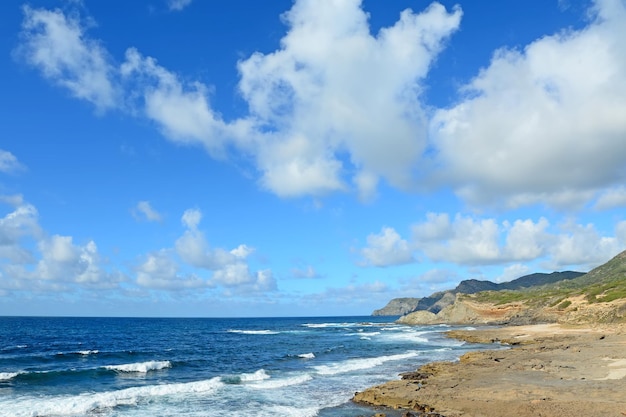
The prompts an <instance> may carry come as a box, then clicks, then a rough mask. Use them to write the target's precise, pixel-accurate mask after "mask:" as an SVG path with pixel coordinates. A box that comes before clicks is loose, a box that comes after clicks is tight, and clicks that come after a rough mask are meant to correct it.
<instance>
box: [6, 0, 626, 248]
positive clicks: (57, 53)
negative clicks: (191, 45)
mask: <svg viewBox="0 0 626 417" xmlns="http://www.w3.org/2000/svg"><path fill="white" fill-rule="evenodd" d="M168 5H169V6H170V7H171V8H172V9H176V10H177V9H182V8H183V7H184V6H186V5H188V1H181V0H178V1H175V0H172V1H170V2H168ZM461 16H462V12H461V10H460V8H455V9H453V10H450V11H448V10H446V9H445V8H444V7H443V6H442V5H441V4H439V3H433V4H431V5H430V6H428V7H427V8H426V9H424V10H423V11H422V12H419V13H416V12H413V11H412V10H409V9H407V10H404V11H403V12H401V13H400V16H399V19H398V20H397V21H396V22H395V23H394V24H392V25H390V26H388V27H384V28H382V29H381V30H380V31H379V32H378V33H376V34H372V33H371V31H370V27H369V23H368V14H367V13H366V12H365V10H363V7H362V2H361V1H360V0H346V1H341V2H331V1H328V2H319V1H315V0H297V1H295V2H294V4H293V6H292V8H291V9H290V10H289V11H288V12H286V13H285V14H284V15H283V19H284V22H285V24H286V25H287V27H288V29H287V31H286V33H285V35H284V36H283V37H282V39H281V41H280V46H279V47H278V48H277V49H276V50H274V51H272V52H268V53H262V52H256V53H253V54H252V55H251V56H249V57H247V58H244V59H241V60H240V61H239V62H238V63H237V70H238V71H239V76H240V80H239V83H238V92H239V93H240V95H241V97H242V98H243V100H244V101H245V102H246V104H247V107H248V112H247V113H246V114H243V115H242V116H241V117H239V118H237V119H234V120H223V119H222V117H221V115H220V113H219V112H218V111H216V110H215V109H214V108H213V107H212V105H211V102H210V92H211V87H210V86H206V85H204V84H202V83H201V82H198V81H193V80H188V79H187V78H184V77H181V76H180V75H178V74H176V73H174V72H172V71H170V70H168V69H167V68H165V67H163V66H161V65H159V64H158V62H157V60H156V59H155V58H153V57H148V56H144V55H142V54H141V52H140V51H138V50H137V49H136V48H133V47H129V48H128V49H127V51H126V54H125V56H124V57H123V59H121V63H120V64H118V63H116V62H115V60H114V59H113V58H112V57H111V56H110V54H109V53H108V52H107V51H106V50H105V49H104V47H103V46H102V43H101V42H99V41H98V40H94V39H91V38H89V37H88V36H87V31H86V29H87V26H88V25H86V24H84V23H83V21H82V20H80V18H79V16H78V14H77V13H75V14H67V13H64V12H63V11H61V10H58V9H56V10H46V9H35V8H31V7H29V6H25V7H24V21H23V23H22V34H21V39H22V42H21V45H20V47H19V48H18V52H19V54H20V55H21V56H23V57H24V58H25V61H26V62H28V63H29V64H31V65H32V66H34V67H36V68H38V69H39V70H40V71H41V73H42V74H43V76H44V77H45V78H47V79H49V80H51V81H52V82H53V83H55V84H58V85H60V86H62V87H64V88H66V89H67V90H68V91H70V93H71V94H72V95H74V96H75V97H78V98H80V99H83V100H87V101H89V102H91V103H93V104H94V105H95V106H96V108H97V109H99V110H104V109H109V108H117V109H120V110H122V111H126V112H130V113H131V114H133V115H143V116H145V117H147V118H148V119H150V120H152V121H153V122H154V123H155V125H156V126H157V127H158V128H159V129H160V130H161V132H162V133H163V135H164V136H165V137H167V138H168V139H169V140H171V141H174V142H178V143H185V144H192V145H197V146H201V147H203V148H204V149H205V150H206V151H207V152H208V153H209V154H210V155H211V156H213V157H215V158H225V157H228V153H229V152H231V151H236V152H239V153H242V154H245V155H246V157H249V160H250V161H252V163H253V164H254V165H255V167H256V169H257V170H258V173H259V184H260V185H261V186H262V187H263V188H265V189H267V190H269V191H271V192H273V193H275V194H277V195H279V196H282V197H296V196H302V195H313V196H320V195H324V194H327V193H331V192H338V191H339V192H342V191H347V190H350V191H352V190H354V191H356V195H358V196H359V198H360V199H361V200H363V201H368V200H371V199H372V198H373V197H374V196H375V195H376V191H377V187H378V184H379V183H380V182H381V180H383V181H384V182H385V183H388V184H390V185H392V186H394V187H397V188H401V189H416V187H419V186H421V185H430V186H432V185H434V186H440V185H445V186H451V187H452V189H454V190H455V191H456V193H457V195H459V196H460V197H461V198H463V199H464V200H465V201H467V202H469V203H471V204H475V205H484V204H489V205H494V204H495V205H503V206H505V207H520V206H526V205H533V204H537V203H542V204H548V205H551V206H554V207H559V208H578V207H582V206H584V205H586V204H588V203H589V202H590V201H592V200H593V199H594V198H595V197H597V196H598V193H602V192H605V193H604V194H602V195H601V196H600V198H599V200H598V201H597V203H596V207H597V208H598V209H604V208H605V207H614V206H615V204H623V198H622V196H621V195H619V190H618V191H610V190H609V191H607V189H610V187H614V186H615V185H616V184H622V183H624V181H625V180H626V169H625V168H624V164H623V161H624V160H625V159H626V150H625V149H626V148H624V146H623V138H624V135H625V134H626V119H625V118H624V117H622V115H623V114H624V113H626V75H625V74H626V51H625V49H624V48H623V47H622V43H623V42H622V41H623V39H624V38H625V37H626V8H625V6H624V4H623V2H621V1H620V0H596V1H595V2H594V3H593V6H592V8H591V16H592V17H591V19H590V22H589V24H588V25H587V26H586V27H584V28H582V29H580V30H573V29H565V30H562V31H561V32H558V33H556V34H552V35H549V36H544V37H542V38H539V39H537V40H535V41H533V42H531V43H529V44H528V45H526V46H524V47H522V48H519V49H512V48H502V49H500V50H498V51H496V52H495V53H494V54H493V57H492V59H491V62H490V63H489V64H488V65H487V66H486V67H485V68H483V69H482V70H481V71H480V72H479V73H478V74H477V75H476V76H475V77H474V78H473V79H471V81H470V82H468V83H467V85H465V86H463V87H462V89H461V90H460V92H459V94H460V96H459V100H458V102H457V103H456V104H454V105H452V106H450V107H448V108H443V109H439V110H437V109H435V111H434V114H431V112H430V110H427V109H426V108H425V105H424V104H423V100H422V99H423V97H422V94H421V93H422V91H423V90H424V89H425V88H426V87H427V85H426V84H425V83H426V81H425V80H426V77H427V76H428V73H429V70H430V67H431V65H432V62H433V60H435V59H436V57H437V55H438V54H439V53H440V51H441V50H442V49H443V48H444V47H445V44H446V41H447V39H448V38H449V37H450V36H451V35H452V34H453V33H454V32H455V31H456V30H457V29H458V28H459V27H460V21H461ZM183 80H185V81H183ZM0 160H1V158H0ZM484 255H485V256H488V255H487V254H484Z"/></svg>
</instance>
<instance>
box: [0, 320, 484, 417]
mask: <svg viewBox="0 0 626 417" xmlns="http://www.w3.org/2000/svg"><path fill="white" fill-rule="evenodd" d="M446 330H449V328H448V327H441V326H435V327H409V326H404V325H399V324H395V323H394V322H393V320H392V319H390V318H387V317H385V318H381V317H369V316H368V317H323V318H253V319H243V318H238V319H210V318H189V319H178V318H167V319H157V318H68V317H64V318H51V317H46V318H44V317H0V416H11V417H21V416H24V417H26V416H28V417H34V416H38V417H39V416H50V417H53V416H54V417H62V416H63V417H64V416H81V417H82V416H85V417H86V416H93V417H96V416H97V417H138V416H142V417H144V416H163V417H165V416H168V417H174V416H185V417H214V416H215V417H217V416H220V417H223V416H255V417H263V416H268V417H269V416H272V417H275V416H289V417H291V416H293V417H296V416H297V417H313V416H321V417H339V416H342V417H354V416H358V415H373V414H374V413H375V412H376V411H375V410H373V409H367V408H363V407H360V406H357V405H355V404H352V403H351V401H350V399H351V398H352V396H353V395H354V392H355V391H359V390H363V389H364V388H367V387H369V386H372V385H375V384H378V383H381V382H384V381H387V380H391V379H397V378H398V374H399V373H401V372H406V371H411V370H414V369H415V368H416V367H418V366H419V365H421V364H423V363H426V362H431V361H435V360H452V359H455V358H458V357H459V356H460V355H461V354H463V353H464V352H466V351H467V350H473V349H476V346H475V345H469V344H464V343H462V342H459V341H455V340H450V339H447V338H445V337H444V336H443V334H442V333H443V332H444V331H446ZM386 412H387V415H388V416H394V415H396V414H394V412H393V411H391V412H390V411H386ZM397 415H400V414H399V413H397Z"/></svg>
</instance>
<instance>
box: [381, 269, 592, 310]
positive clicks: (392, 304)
mask: <svg viewBox="0 0 626 417" xmlns="http://www.w3.org/2000/svg"><path fill="white" fill-rule="evenodd" d="M581 275H584V273H583V272H574V271H564V272H553V273H551V274H544V273H535V274H530V275H525V276H523V277H520V278H517V279H515V280H513V281H509V282H502V283H495V282H491V281H481V280H476V279H468V280H464V281H461V282H460V283H459V285H457V286H456V288H454V289H452V290H448V291H440V292H436V293H434V294H431V295H430V296H428V297H423V298H409V297H405V298H394V299H393V300H391V301H389V303H388V304H387V305H386V306H385V307H383V308H381V309H378V310H374V312H373V313H372V315H373V316H402V315H405V314H408V313H411V312H413V311H421V310H425V311H430V312H432V313H438V312H439V311H441V310H442V309H443V308H445V307H446V306H448V305H450V304H452V303H453V302H454V300H455V299H456V294H475V293H478V292H482V291H501V290H517V289H521V288H528V287H534V286H540V285H545V284H549V283H554V282H559V281H563V280H571V279H574V278H577V277H580V276H581Z"/></svg>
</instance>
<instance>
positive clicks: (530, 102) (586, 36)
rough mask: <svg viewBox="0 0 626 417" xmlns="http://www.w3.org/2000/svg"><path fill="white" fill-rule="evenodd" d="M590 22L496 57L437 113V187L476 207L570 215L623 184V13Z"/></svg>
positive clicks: (606, 0)
mask: <svg viewBox="0 0 626 417" xmlns="http://www.w3.org/2000/svg"><path fill="white" fill-rule="evenodd" d="M593 12H594V17H593V20H592V22H591V23H590V24H589V25H588V26H587V27H585V28H584V29H581V30H578V31H574V30H563V31H561V32H559V33H557V34H554V35H551V36H545V37H542V38H540V39H538V40H536V41H534V42H532V43H530V44H529V45H527V46H526V47H524V48H523V49H521V50H517V49H507V48H504V49H501V50H498V51H497V52H496V53H495V54H494V55H493V58H492V60H491V62H490V64H489V65H488V66H487V67H486V68H484V69H483V70H482V71H481V72H480V73H479V74H478V75H477V76H476V77H475V78H474V79H472V80H471V82H470V83H469V84H467V85H466V86H464V87H463V90H462V93H463V94H464V96H463V97H462V99H461V100H460V102H459V103H457V104H456V105H454V106H453V107H450V108H447V109H442V110H440V111H438V112H437V114H436V115H435V117H434V119H433V121H432V125H431V134H432V139H433V145H434V147H435V149H437V151H438V156H437V158H438V162H439V163H440V164H441V166H442V170H441V172H438V173H436V176H437V177H438V179H439V180H442V181H446V182H451V183H452V184H454V186H455V187H456V190H457V192H458V194H459V195H460V196H461V197H463V198H464V199H466V200H467V201H469V202H471V203H475V204H484V203H490V204H491V203H494V202H495V203H501V204H505V205H508V206H521V205H528V204H534V203H547V204H552V205H555V206H568V207H577V206H580V205H581V203H584V202H586V201H589V198H591V197H592V196H593V195H594V193H595V192H597V191H598V190H601V189H603V188H605V187H610V186H611V185H614V184H617V183H623V182H624V180H626V170H625V168H624V163H623V161H624V160H625V159H626V147H624V146H623V143H624V135H626V118H624V117H623V114H625V113H626V50H625V49H624V48H623V39H624V38H625V37H626V9H625V7H624V3H623V2H621V1H619V0H598V1H596V2H595V3H594V7H593Z"/></svg>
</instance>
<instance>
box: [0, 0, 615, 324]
mask: <svg viewBox="0 0 626 417" xmlns="http://www.w3.org/2000/svg"><path fill="white" fill-rule="evenodd" d="M0 20H1V24H0V32H1V33H0V51H2V53H0V59H1V60H2V62H1V64H0V85H1V89H2V92H3V93H2V94H1V95H0V111H1V113H0V114H2V124H1V129H2V130H1V131H0V314H2V315H105V316H108V315H116V316H118V315H132V316H218V317H221V316H284V315H291V316H307V315H352V314H369V313H370V312H371V311H372V310H373V309H375V308H379V307H382V306H384V305H385V304H386V303H387V301H389V300H390V299H391V298H394V297H400V296H416V297H419V296H426V295H429V294H430V293H432V292H434V291H438V290H442V289H447V288H451V287H453V286H455V285H456V284H457V283H458V282H459V281H461V280H463V279H469V278H476V279H489V280H493V281H507V280H511V279H514V278H517V277H520V276H522V275H525V274H529V273H533V272H552V271H555V270H579V271H587V270H589V269H591V268H593V267H595V266H597V265H599V264H602V263H604V262H606V261H607V260H609V259H610V258H611V257H612V256H614V255H616V254H617V253H619V252H620V251H622V250H624V249H625V248H626V216H624V214H623V213H624V208H625V207H626V187H625V186H624V183H625V179H626V169H625V168H624V167H626V48H625V47H624V45H623V40H624V39H626V3H625V2H624V1H621V0H597V1H575V0H571V1H567V0H560V1H556V0H553V1H552V0H550V1H545V0H532V1H528V0H525V1H514V0H507V1H499V2H490V3H488V4H487V3H485V2H469V1H467V2H448V1H443V2H441V3H437V2H434V3H429V2H423V1H415V0H413V1H410V0H389V1H373V0H364V1H358V0H333V1H331V0H329V1H319V0H297V1H287V0H281V1H272V2H258V1H251V0H233V1H228V2H203V1H199V0H195V1H192V0H177V1H174V0H138V1H133V2H125V1H119V0H110V1H106V2H103V1H89V0H83V1H79V0H73V1H70V0H67V1H52V0H45V1H44V0H33V1H31V2H28V3H23V2H22V1H15V0H8V1H3V2H2V3H1V4H0Z"/></svg>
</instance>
